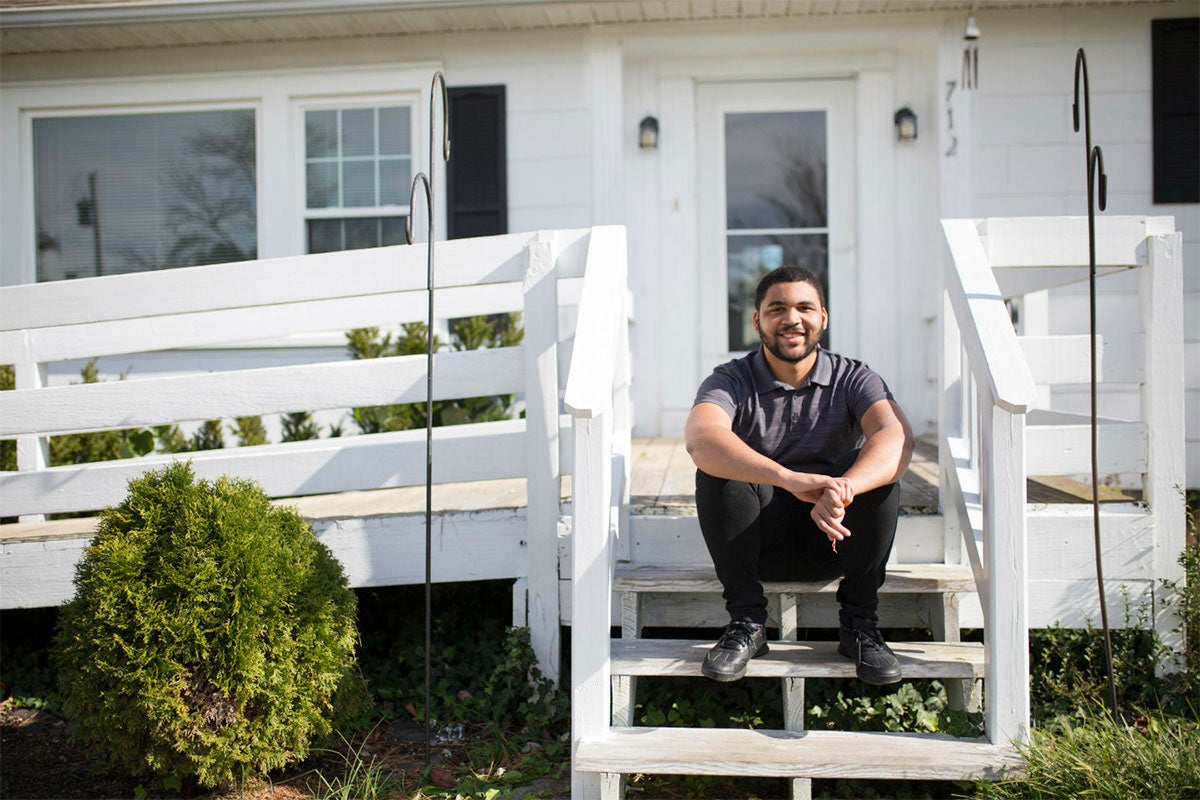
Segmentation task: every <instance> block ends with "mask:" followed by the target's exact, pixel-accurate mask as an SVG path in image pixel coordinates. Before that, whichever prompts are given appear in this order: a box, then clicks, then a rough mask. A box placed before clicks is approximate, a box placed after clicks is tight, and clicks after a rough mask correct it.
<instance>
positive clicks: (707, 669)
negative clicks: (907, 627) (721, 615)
mask: <svg viewBox="0 0 1200 800" xmlns="http://www.w3.org/2000/svg"><path fill="white" fill-rule="evenodd" d="M768 649H769V648H768V647H767V629H766V628H764V627H763V626H762V625H758V624H756V623H753V622H750V621H749V620H744V619H735V620H734V621H733V622H731V623H729V624H728V625H726V626H725V632H724V633H722V634H721V638H720V639H718V640H717V643H716V644H715V645H713V649H712V650H709V651H708V655H707V656H705V657H704V664H703V665H702V666H701V667H700V672H701V673H703V674H704V675H705V676H706V677H709V678H712V679H713V680H714V681H721V682H726V681H736V680H737V679H739V678H741V677H742V676H743V675H745V674H746V665H747V664H749V663H750V659H752V658H758V657H759V656H761V655H763V654H765V653H766V652H767V650H768Z"/></svg>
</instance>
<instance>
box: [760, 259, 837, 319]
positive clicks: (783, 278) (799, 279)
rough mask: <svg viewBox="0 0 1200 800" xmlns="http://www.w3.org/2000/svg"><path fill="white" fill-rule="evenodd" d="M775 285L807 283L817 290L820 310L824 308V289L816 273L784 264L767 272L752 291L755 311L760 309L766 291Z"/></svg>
mask: <svg viewBox="0 0 1200 800" xmlns="http://www.w3.org/2000/svg"><path fill="white" fill-rule="evenodd" d="M777 283H807V284H809V285H810V286H812V287H813V288H814V289H816V290H817V299H818V300H819V301H820V303H821V308H824V307H825V287H824V286H823V285H822V284H821V279H820V278H819V277H817V275H816V273H814V272H811V271H810V270H807V269H805V268H804V267H798V266H796V265H794V264H784V265H783V266H782V267H776V268H775V269H773V270H771V271H770V272H768V273H767V274H766V275H764V276H763V278H762V280H761V281H759V282H758V288H757V289H755V290H754V307H755V308H756V309H758V308H761V307H762V303H763V298H765V297H766V296H767V290H768V289H770V288H771V287H772V286H774V285H775V284H777Z"/></svg>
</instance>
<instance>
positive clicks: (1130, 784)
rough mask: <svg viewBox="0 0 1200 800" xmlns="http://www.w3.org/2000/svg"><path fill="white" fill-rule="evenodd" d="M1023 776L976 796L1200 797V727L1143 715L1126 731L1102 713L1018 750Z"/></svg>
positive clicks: (1039, 735) (1036, 736) (1070, 799)
mask: <svg viewBox="0 0 1200 800" xmlns="http://www.w3.org/2000/svg"><path fill="white" fill-rule="evenodd" d="M1019 747H1020V750H1021V754H1022V756H1023V757H1024V759H1025V775H1024V776H1023V777H1021V778H1019V779H1016V780H1010V781H1002V782H999V783H995V784H990V783H981V784H979V786H978V789H977V792H978V794H977V796H978V797H982V798H995V799H996V800H1009V799H1010V798H1011V800H1026V799H1027V798H1044V799H1045V800H1052V799H1053V800H1058V799H1060V798H1061V800H1074V798H1078V797H1089V798H1097V800H1104V799H1105V798H1111V800H1126V798H1130V797H1153V798H1156V800H1159V799H1160V800H1171V799H1172V798H1177V800H1191V798H1195V797H1200V758H1197V754H1200V726H1198V725H1197V724H1196V721H1195V720H1190V721H1189V720H1185V719H1182V718H1179V717H1167V716H1163V715H1162V714H1158V713H1149V714H1147V715H1145V716H1140V717H1138V718H1137V719H1136V720H1135V721H1134V722H1133V724H1131V725H1127V724H1125V723H1122V722H1118V721H1115V720H1113V718H1112V717H1111V716H1109V715H1108V714H1107V713H1106V712H1105V711H1095V710H1093V711H1090V712H1089V713H1087V714H1086V715H1085V716H1084V717H1083V718H1082V720H1080V721H1079V722H1077V723H1072V722H1070V721H1067V720H1060V721H1059V723H1058V724H1056V725H1054V726H1051V727H1049V728H1045V729H1035V730H1034V731H1033V735H1032V738H1031V739H1030V741H1029V742H1028V743H1027V744H1024V745H1020V746H1019Z"/></svg>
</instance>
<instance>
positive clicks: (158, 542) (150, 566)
mask: <svg viewBox="0 0 1200 800" xmlns="http://www.w3.org/2000/svg"><path fill="white" fill-rule="evenodd" d="M75 587H76V593H75V597H74V598H73V599H72V600H71V601H70V602H69V603H68V604H67V605H66V606H64V607H63V609H62V613H61V615H60V618H59V629H58V632H57V635H56V638H55V658H56V663H57V666H58V674H59V683H60V687H61V690H62V696H63V703H64V707H65V709H66V712H67V716H68V717H69V718H70V719H71V721H72V722H73V723H74V726H75V731H76V733H77V735H78V736H79V738H80V739H81V740H82V741H83V742H84V743H85V744H87V745H90V746H92V747H95V748H96V749H97V750H98V751H100V752H107V753H108V754H109V755H110V756H111V758H112V760H113V761H114V762H115V763H116V764H117V765H119V766H120V767H121V768H123V769H126V770H128V771H129V772H131V773H133V774H151V773H156V774H160V775H172V774H173V775H177V776H180V777H185V776H195V778H196V779H197V780H198V781H199V782H200V783H202V784H204V785H206V786H218V785H223V784H228V783H231V782H234V781H238V780H243V779H245V778H248V777H252V776H254V775H255V774H262V773H264V772H266V771H269V770H271V769H276V768H278V767H281V766H283V765H285V764H287V763H289V762H291V761H293V760H299V759H303V758H304V757H305V755H306V754H307V752H308V749H309V746H310V743H312V742H313V740H314V739H315V738H317V737H320V736H323V735H325V734H327V733H329V732H330V730H331V728H332V720H333V719H334V713H335V710H336V709H335V707H336V706H344V705H345V704H344V703H343V702H342V701H341V700H339V699H338V698H354V700H352V701H351V702H359V701H360V699H361V698H362V697H363V696H364V694H365V692H364V690H363V686H362V679H361V677H360V676H359V673H358V671H357V668H356V665H355V662H354V646H355V642H356V639H357V632H356V629H355V597H354V594H353V592H351V591H350V589H349V588H348V587H347V585H346V578H345V575H344V573H343V572H342V568H341V565H340V564H339V563H338V562H337V561H336V560H335V559H334V557H333V555H332V554H331V553H330V552H329V550H328V548H326V547H325V546H324V545H322V544H321V543H320V542H318V541H317V539H316V537H314V536H313V534H312V531H311V530H310V529H309V527H308V525H307V523H305V522H304V520H303V519H301V517H300V516H299V514H297V513H296V512H295V510H293V509H290V508H276V507H273V506H272V505H271V504H270V503H269V502H268V500H267V497H266V495H265V494H263V492H262V490H261V489H260V488H259V487H258V486H256V485H255V484H253V483H251V482H249V481H243V480H236V479H229V478H221V479H218V480H217V481H215V482H209V481H204V480H196V478H195V475H194V474H193V472H192V468H191V465H190V464H187V463H182V462H176V463H174V464H172V465H170V466H168V467H166V468H164V469H162V470H159V471H154V472H148V473H146V474H144V475H142V476H141V477H139V478H136V479H134V480H132V481H130V483H129V494H128V496H127V497H126V498H125V500H124V501H123V502H122V503H121V504H120V505H118V506H116V507H115V508H108V509H105V510H104V511H103V512H102V513H101V515H100V519H99V524H98V526H97V529H96V536H95V538H94V539H93V540H92V542H91V544H90V545H89V547H88V548H87V550H86V551H85V553H84V556H83V559H82V561H81V562H80V564H79V566H78V567H77V568H76V574H75ZM335 696H336V697H335Z"/></svg>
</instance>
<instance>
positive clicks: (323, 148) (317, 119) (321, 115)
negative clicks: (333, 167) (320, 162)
mask: <svg viewBox="0 0 1200 800" xmlns="http://www.w3.org/2000/svg"><path fill="white" fill-rule="evenodd" d="M304 152H305V154H306V155H307V157H308V158H331V157H333V156H336V155H337V112H336V111H306V112H305V113H304Z"/></svg>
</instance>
